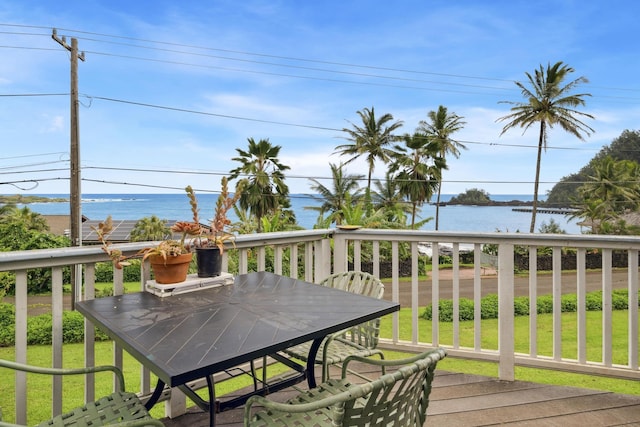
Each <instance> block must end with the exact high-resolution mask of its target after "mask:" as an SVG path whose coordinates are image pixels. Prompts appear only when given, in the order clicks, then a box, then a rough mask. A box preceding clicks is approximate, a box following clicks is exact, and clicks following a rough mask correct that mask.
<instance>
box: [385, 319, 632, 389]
mask: <svg viewBox="0 0 640 427" xmlns="http://www.w3.org/2000/svg"><path fill="white" fill-rule="evenodd" d="M552 321H553V318H552V315H551V314H543V315H538V340H537V341H538V342H537V344H538V354H539V355H544V356H551V355H552V351H553V342H552V340H551V331H552ZM528 322H529V317H526V316H519V317H516V318H515V336H516V342H515V351H516V352H520V353H528V352H529V323H528ZM576 325H577V315H576V313H563V314H562V331H563V333H562V355H563V357H566V358H576V357H577V339H576V336H577V335H576V334H577V326H576ZM418 328H419V334H418V336H419V340H420V341H422V342H431V321H428V320H425V319H422V318H421V319H419V321H418ZM481 329H482V338H481V341H482V347H483V348H486V349H497V348H498V321H497V319H487V320H482V321H481ZM586 329H587V331H588V334H587V356H588V358H589V359H590V360H601V357H602V340H601V336H602V334H601V331H602V313H601V312H587V326H586ZM473 333H474V327H473V322H472V321H466V322H460V346H463V347H473ZM627 334H628V324H627V312H626V311H614V312H613V336H612V339H613V344H614V348H613V363H616V364H626V363H627V353H628V351H627V349H628V347H627V346H628V344H627V341H628V340H627ZM380 335H381V336H382V337H386V338H390V337H391V316H386V317H385V318H383V319H382V323H381V330H380ZM439 336H440V344H441V345H451V344H452V343H453V323H444V322H440V334H439ZM400 339H402V340H411V309H401V310H400ZM438 369H444V370H448V371H452V372H462V373H468V374H476V375H489V376H494V377H497V376H498V365H497V364H496V363H493V362H482V361H471V360H464V359H453V358H446V359H445V360H444V361H442V362H441V363H440V364H439V365H438ZM515 372H516V379H518V380H522V381H532V382H538V383H544V384H554V385H567V386H575V387H584V388H590V389H596V390H604V391H612V392H615V393H623V394H634V395H640V381H633V380H624V379H614V378H605V377H600V376H593V375H583V374H572V373H567V372H560V371H552V370H541V369H532V368H520V367H516V370H515Z"/></svg>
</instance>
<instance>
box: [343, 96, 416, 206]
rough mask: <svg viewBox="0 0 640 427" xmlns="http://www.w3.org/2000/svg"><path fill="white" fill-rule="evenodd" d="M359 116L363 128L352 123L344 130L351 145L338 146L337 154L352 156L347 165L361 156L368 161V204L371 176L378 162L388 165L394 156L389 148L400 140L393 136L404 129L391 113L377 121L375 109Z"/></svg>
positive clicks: (361, 112) (362, 111)
mask: <svg viewBox="0 0 640 427" xmlns="http://www.w3.org/2000/svg"><path fill="white" fill-rule="evenodd" d="M358 115H359V116H360V119H361V120H362V126H358V125H355V124H353V123H351V122H349V123H351V125H352V128H351V129H348V128H344V129H342V131H343V132H345V133H346V134H347V137H345V139H346V140H348V141H350V142H351V143H350V144H343V145H338V146H337V147H336V152H339V153H340V155H342V156H350V157H349V159H348V160H347V161H346V162H345V164H349V163H351V162H353V161H354V160H356V159H358V158H359V157H360V156H364V157H365V158H366V161H367V166H368V171H367V188H366V192H365V197H366V198H367V203H369V202H370V200H371V176H372V174H373V171H374V169H375V163H376V160H381V161H382V162H384V163H388V162H389V161H390V159H391V157H392V156H393V150H392V149H390V148H389V147H390V146H391V144H392V143H393V142H395V141H397V140H398V138H397V136H395V135H394V134H393V132H394V131H396V130H397V129H399V128H400V127H402V124H403V123H402V121H396V122H393V123H390V122H392V121H393V116H392V115H391V114H389V113H387V114H383V115H382V116H381V117H380V118H379V119H376V115H375V111H374V108H373V107H371V109H368V108H365V109H363V110H361V111H358Z"/></svg>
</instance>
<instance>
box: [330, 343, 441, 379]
mask: <svg viewBox="0 0 640 427" xmlns="http://www.w3.org/2000/svg"><path fill="white" fill-rule="evenodd" d="M427 355H433V357H434V358H436V359H437V360H441V359H443V358H444V357H445V356H446V352H445V351H444V349H442V348H435V349H433V350H429V351H426V352H424V353H420V354H416V355H415V356H411V357H407V358H404V359H372V358H369V357H362V356H358V355H351V356H348V357H347V358H346V359H345V360H344V362H343V364H342V378H346V377H347V373H348V369H347V367H348V365H349V362H361V363H365V364H367V365H372V366H380V367H385V368H387V367H392V366H403V365H408V364H410V363H414V362H416V361H418V360H420V359H423V358H425V357H426V356H427Z"/></svg>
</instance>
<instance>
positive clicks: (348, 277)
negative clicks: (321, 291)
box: [319, 271, 384, 299]
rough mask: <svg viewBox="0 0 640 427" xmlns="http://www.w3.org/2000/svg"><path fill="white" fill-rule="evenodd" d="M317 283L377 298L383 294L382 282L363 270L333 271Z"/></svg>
mask: <svg viewBox="0 0 640 427" xmlns="http://www.w3.org/2000/svg"><path fill="white" fill-rule="evenodd" d="M319 284H320V285H322V286H327V287H329V288H336V289H341V290H343V291H347V292H351V293H354V294H360V295H366V296H368V297H373V298H378V299H381V298H382V297H383V296H384V284H383V283H382V282H381V281H380V280H378V278H377V277H376V276H374V275H372V274H369V273H365V272H364V271H345V272H343V273H335V274H332V275H331V276H329V277H327V278H325V279H324V280H322V281H321V282H320V283H319Z"/></svg>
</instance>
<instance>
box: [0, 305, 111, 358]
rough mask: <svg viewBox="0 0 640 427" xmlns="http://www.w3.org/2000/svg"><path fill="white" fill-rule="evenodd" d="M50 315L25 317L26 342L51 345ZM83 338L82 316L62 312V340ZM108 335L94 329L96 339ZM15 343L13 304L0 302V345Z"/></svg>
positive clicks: (75, 340) (65, 341)
mask: <svg viewBox="0 0 640 427" xmlns="http://www.w3.org/2000/svg"><path fill="white" fill-rule="evenodd" d="M52 324H53V322H52V316H51V314H41V315H40V316H34V317H29V318H28V319H27V344H29V345H36V344H41V345H51V343H52V332H51V327H52ZM83 339H84V317H83V316H82V314H80V313H78V312H77V311H65V312H64V313H62V341H63V342H64V343H65V344H67V343H79V342H82V341H83ZM108 339H109V337H108V336H107V335H106V334H105V333H104V332H101V331H100V330H96V341H105V340H108ZM12 345H15V307H14V306H13V304H8V303H0V346H2V347H8V346H12Z"/></svg>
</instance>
